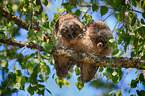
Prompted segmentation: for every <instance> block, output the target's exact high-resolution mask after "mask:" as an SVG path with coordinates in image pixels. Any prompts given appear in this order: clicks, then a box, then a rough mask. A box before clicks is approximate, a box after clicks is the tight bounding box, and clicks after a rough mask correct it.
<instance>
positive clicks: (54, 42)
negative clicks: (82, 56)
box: [51, 35, 57, 46]
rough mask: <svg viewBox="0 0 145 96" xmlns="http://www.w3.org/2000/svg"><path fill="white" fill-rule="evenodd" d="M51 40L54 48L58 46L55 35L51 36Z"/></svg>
mask: <svg viewBox="0 0 145 96" xmlns="http://www.w3.org/2000/svg"><path fill="white" fill-rule="evenodd" d="M51 38H52V41H53V45H54V46H56V44H57V43H56V39H55V36H54V35H52V36H51Z"/></svg>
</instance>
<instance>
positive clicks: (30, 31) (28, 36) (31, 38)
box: [27, 29, 36, 42]
mask: <svg viewBox="0 0 145 96" xmlns="http://www.w3.org/2000/svg"><path fill="white" fill-rule="evenodd" d="M27 39H28V41H29V42H32V41H34V40H36V37H35V33H34V30H32V29H30V30H29V32H28V35H27Z"/></svg>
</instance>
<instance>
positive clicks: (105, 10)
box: [100, 6, 108, 17]
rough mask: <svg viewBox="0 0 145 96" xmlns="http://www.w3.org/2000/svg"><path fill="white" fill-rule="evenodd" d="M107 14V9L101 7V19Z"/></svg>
mask: <svg viewBox="0 0 145 96" xmlns="http://www.w3.org/2000/svg"><path fill="white" fill-rule="evenodd" d="M107 12H108V8H107V7H106V6H101V9H100V13H101V17H102V16H103V15H105V14H106V13H107Z"/></svg>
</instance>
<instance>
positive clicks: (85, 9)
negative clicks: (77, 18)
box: [80, 7, 88, 12]
mask: <svg viewBox="0 0 145 96" xmlns="http://www.w3.org/2000/svg"><path fill="white" fill-rule="evenodd" d="M87 10H88V8H87V7H83V8H82V9H81V10H80V11H83V12H87Z"/></svg>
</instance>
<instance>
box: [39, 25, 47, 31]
mask: <svg viewBox="0 0 145 96" xmlns="http://www.w3.org/2000/svg"><path fill="white" fill-rule="evenodd" d="M39 28H40V29H41V30H42V31H44V32H47V31H48V28H46V27H43V26H39Z"/></svg>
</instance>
